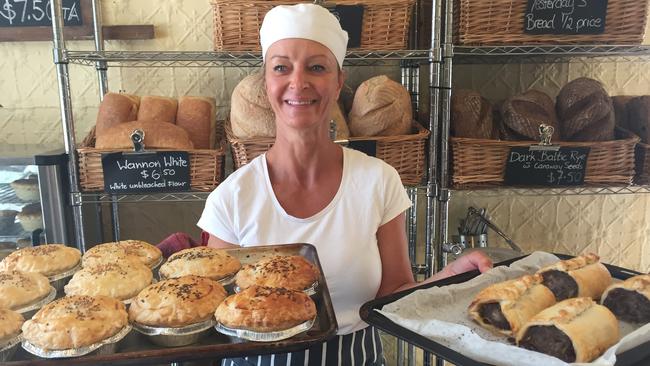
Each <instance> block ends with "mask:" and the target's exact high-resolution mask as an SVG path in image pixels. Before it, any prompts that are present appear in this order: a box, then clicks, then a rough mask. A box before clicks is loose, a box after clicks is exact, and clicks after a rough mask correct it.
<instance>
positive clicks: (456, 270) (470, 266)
mask: <svg viewBox="0 0 650 366" xmlns="http://www.w3.org/2000/svg"><path fill="white" fill-rule="evenodd" d="M490 268H492V260H491V259H490V258H489V257H488V256H487V255H486V254H485V253H483V252H482V251H480V250H475V251H472V252H469V253H467V254H465V255H463V256H461V257H459V258H458V259H456V260H455V261H453V262H451V263H449V264H448V265H447V266H446V267H445V268H444V269H443V270H442V271H440V273H439V276H436V277H437V279H441V278H446V277H450V276H455V275H457V274H461V273H464V272H468V271H473V270H475V269H478V270H479V271H481V273H483V272H485V271H487V270H489V269H490Z"/></svg>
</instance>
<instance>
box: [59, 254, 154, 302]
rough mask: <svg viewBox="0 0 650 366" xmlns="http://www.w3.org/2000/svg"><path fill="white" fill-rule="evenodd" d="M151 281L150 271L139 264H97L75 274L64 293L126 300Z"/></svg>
mask: <svg viewBox="0 0 650 366" xmlns="http://www.w3.org/2000/svg"><path fill="white" fill-rule="evenodd" d="M152 280H153V274H152V273H151V269H149V267H147V266H145V265H144V264H142V263H139V262H135V261H133V262H124V263H105V264H98V265H94V266H88V267H84V268H83V269H82V270H80V271H78V272H76V273H75V274H74V276H72V279H71V280H70V282H68V284H67V285H66V286H65V293H66V295H90V296H96V295H103V296H109V297H113V298H115V299H118V300H126V299H130V298H132V297H134V296H135V295H137V294H138V292H140V290H142V289H143V288H145V287H147V286H149V285H150V284H151V281H152Z"/></svg>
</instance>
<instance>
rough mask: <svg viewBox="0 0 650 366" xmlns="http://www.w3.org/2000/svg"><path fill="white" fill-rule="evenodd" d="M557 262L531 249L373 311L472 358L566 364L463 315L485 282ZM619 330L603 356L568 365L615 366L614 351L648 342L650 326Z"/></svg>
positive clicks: (519, 364)
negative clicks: (505, 263) (501, 263)
mask: <svg viewBox="0 0 650 366" xmlns="http://www.w3.org/2000/svg"><path fill="white" fill-rule="evenodd" d="M558 260H560V259H559V258H558V257H556V256H555V255H553V254H549V253H545V252H534V253H532V254H531V255H529V256H527V257H526V258H522V259H521V260H518V261H516V262H514V263H512V264H511V265H510V266H508V267H506V266H500V267H496V268H493V269H491V270H490V271H488V272H486V273H483V274H481V275H480V276H478V277H475V278H473V279H471V280H469V281H467V282H464V283H460V284H455V285H448V286H443V287H431V288H428V289H422V290H417V291H415V292H413V293H411V294H409V295H407V296H404V297H403V298H401V299H399V300H397V301H394V302H392V303H390V304H386V305H384V307H383V308H382V309H381V310H375V311H378V312H379V313H381V314H383V315H384V316H386V317H387V318H389V319H390V320H392V321H393V322H395V323H396V324H398V325H400V326H402V327H405V328H408V329H409V330H411V331H413V332H415V333H418V334H420V335H422V336H425V337H428V338H430V339H431V340H433V341H435V342H437V343H440V344H442V345H444V346H445V347H448V348H451V349H452V350H454V351H456V352H459V353H462V354H463V355H465V356H467V357H469V358H472V359H474V360H476V361H480V362H485V363H490V364H494V365H499V366H539V365H545V366H566V365H569V364H567V363H566V362H563V361H561V360H559V359H557V358H555V357H550V356H547V355H544V354H542V353H539V352H533V351H529V350H526V349H523V348H518V347H516V346H514V345H512V344H511V343H509V342H508V339H507V337H505V336H497V335H494V334H493V333H491V332H489V331H487V330H485V329H483V328H481V327H480V326H479V325H478V324H476V323H474V322H473V321H472V320H471V319H470V318H469V316H468V314H467V308H468V306H469V304H470V302H471V301H472V299H473V298H474V296H475V295H476V294H477V293H478V292H479V291H480V290H481V289H483V288H485V287H486V286H488V285H491V284H494V283H497V282H501V281H505V280H508V279H513V278H517V277H519V276H522V275H524V274H532V273H535V272H536V271H537V270H538V269H539V268H541V267H543V266H545V265H548V264H551V263H554V262H557V261H558ZM619 328H620V330H621V337H622V338H621V340H620V341H619V342H618V343H617V344H615V345H613V346H612V347H611V348H609V349H608V350H607V351H606V352H605V353H604V354H603V355H602V356H601V357H599V358H598V359H596V360H594V361H593V362H591V363H573V364H571V365H592V366H613V365H614V364H615V363H616V353H622V352H624V351H626V350H628V349H631V348H633V347H636V346H637V345H639V344H642V343H645V342H647V341H650V324H646V325H644V326H639V325H634V324H629V323H625V322H620V321H619Z"/></svg>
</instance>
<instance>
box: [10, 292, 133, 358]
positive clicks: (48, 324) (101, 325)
mask: <svg viewBox="0 0 650 366" xmlns="http://www.w3.org/2000/svg"><path fill="white" fill-rule="evenodd" d="M127 325H128V315H127V313H126V309H125V308H124V304H122V302H121V301H119V300H117V299H113V298H111V297H106V296H78V295H74V296H67V297H63V298H60V299H58V300H56V301H53V302H51V303H49V304H47V305H45V306H44V307H43V308H41V310H39V311H38V312H37V313H36V314H35V315H34V316H33V317H32V319H30V320H27V321H26V322H25V323H24V324H23V336H24V337H25V340H27V341H28V342H30V343H31V344H33V345H35V346H37V347H41V348H43V349H47V350H63V349H72V348H81V347H86V346H89V345H91V344H94V343H97V342H100V341H102V340H105V339H107V338H110V337H111V336H113V335H115V334H116V333H118V332H119V331H120V330H122V329H123V328H124V327H126V326H127Z"/></svg>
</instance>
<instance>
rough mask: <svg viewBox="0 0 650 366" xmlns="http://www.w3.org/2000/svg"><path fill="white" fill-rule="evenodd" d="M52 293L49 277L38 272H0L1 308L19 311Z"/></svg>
mask: <svg viewBox="0 0 650 366" xmlns="http://www.w3.org/2000/svg"><path fill="white" fill-rule="evenodd" d="M51 291H52V286H50V281H49V280H48V279H47V277H45V276H43V275H42V274H40V273H37V272H23V271H3V272H0V308H7V309H11V310H19V309H20V308H24V307H25V306H26V305H29V304H32V303H34V302H36V301H38V300H41V299H42V298H44V297H45V296H47V295H48V294H49V293H50V292H51Z"/></svg>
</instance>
